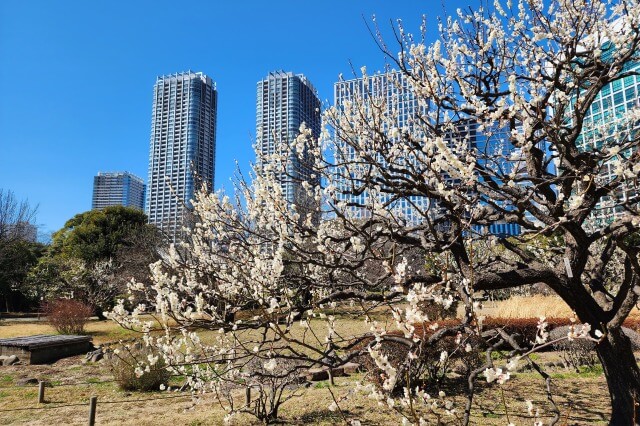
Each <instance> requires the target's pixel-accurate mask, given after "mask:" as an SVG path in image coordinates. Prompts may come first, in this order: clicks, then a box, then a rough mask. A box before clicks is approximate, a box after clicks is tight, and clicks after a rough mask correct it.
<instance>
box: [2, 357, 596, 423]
mask: <svg viewBox="0 0 640 426" xmlns="http://www.w3.org/2000/svg"><path fill="white" fill-rule="evenodd" d="M543 356H544V354H543ZM81 361H82V357H81V356H79V357H72V358H67V359H64V360H60V361H58V362H56V363H54V364H51V365H39V366H36V365H34V366H11V367H0V424H33V425H39V424H42V425H45V424H46V425H50V424H73V425H75V424H86V423H87V418H88V401H89V398H90V397H91V396H97V397H98V407H97V423H98V424H126V425H158V424H176V425H178V424H180V425H182V424H184V425H219V424H221V423H222V421H223V417H224V414H225V413H224V410H223V409H221V408H220V406H219V405H218V404H217V402H216V400H215V398H214V397H213V395H204V396H201V397H200V398H199V399H198V400H197V403H196V404H194V402H193V401H192V399H191V398H190V396H189V394H177V393H174V392H147V393H142V392H123V391H121V390H119V389H118V388H117V385H116V384H115V383H113V382H111V381H110V380H111V374H110V371H109V368H108V366H107V364H106V363H104V362H99V363H95V364H91V363H89V364H82V362H81ZM554 374H555V375H556V376H557V377H558V378H559V379H561V380H554V384H553V391H554V395H555V397H556V402H557V403H558V405H559V406H560V409H561V413H562V417H561V422H560V424H567V425H572V424H605V423H606V419H607V417H608V412H609V408H608V405H609V401H608V397H607V392H606V385H605V382H604V378H603V376H602V374H601V373H599V372H598V371H595V372H586V373H582V374H577V373H569V372H566V371H565V370H563V369H560V370H558V371H557V372H556V373H554ZM22 377H36V378H38V379H45V380H47V381H49V382H50V383H52V384H53V385H52V386H51V387H48V388H46V392H45V399H46V403H45V404H40V405H39V404H38V403H37V394H38V391H37V386H36V385H29V386H16V381H17V380H18V379H20V378H22ZM362 379H363V375H362V374H355V375H353V376H351V377H339V378H336V384H335V386H332V387H330V386H329V383H328V382H316V383H313V384H312V385H311V386H310V387H309V388H308V389H306V390H305V391H304V393H303V395H302V396H300V397H298V398H295V399H291V400H290V401H288V402H286V403H285V404H284V405H283V406H282V410H281V417H282V419H283V420H284V423H285V424H290V425H297V424H311V425H333V424H338V423H341V422H342V423H344V421H343V420H342V418H341V416H340V415H339V414H338V413H337V412H331V411H329V409H328V407H329V405H330V404H331V402H332V399H331V394H330V390H331V391H332V392H333V393H334V394H335V395H336V397H341V396H343V395H345V394H349V393H350V390H351V389H352V388H353V385H354V383H355V382H356V381H358V380H362ZM103 382H104V383H103ZM478 389H479V392H478V395H477V397H476V399H475V404H474V409H473V423H474V424H477V425H505V424H507V423H509V422H512V423H514V424H516V425H530V424H532V423H533V419H532V418H531V417H529V416H528V415H527V411H526V406H525V402H524V401H525V400H526V399H531V400H532V401H533V402H534V404H535V405H536V407H538V408H539V409H540V414H541V416H542V417H543V420H544V419H545V418H546V419H547V420H548V419H549V418H548V417H547V416H548V412H547V410H548V407H549V405H548V403H547V402H546V400H545V396H544V384H543V382H542V380H541V379H540V378H539V377H538V376H537V375H535V374H533V373H521V374H517V375H515V377H514V378H513V379H512V380H510V381H508V382H507V383H506V384H505V385H503V387H502V389H501V388H500V387H499V386H498V385H491V386H490V385H487V384H485V383H479V385H478ZM454 390H455V389H447V391H448V392H447V393H451V394H453V392H454ZM502 390H503V391H504V396H505V400H506V401H507V410H508V413H509V421H507V415H506V412H505V405H504V403H503V399H502ZM238 392H239V393H238V397H239V398H240V401H242V396H241V395H242V394H243V393H242V390H239V391H238ZM432 394H436V391H435V390H433V392H432ZM176 395H184V397H179V398H174V397H175V396H176ZM165 398H166V399H165ZM66 404H79V405H76V406H71V407H62V405H66ZM463 404H464V401H463V399H462V398H457V399H456V406H457V408H458V410H462V407H463ZM340 406H341V408H342V409H343V410H344V412H345V415H346V417H347V418H348V419H359V420H360V421H361V422H362V424H369V425H383V424H384V425H390V424H398V423H399V417H397V415H394V414H393V413H392V412H391V411H390V410H389V409H388V408H387V407H382V406H379V405H378V404H377V403H376V402H375V401H373V400H371V399H369V398H367V396H366V395H362V394H357V393H354V394H352V395H351V396H350V397H349V398H348V399H346V400H345V401H343V402H341V403H340ZM25 408H26V410H20V411H4V412H3V411H1V410H12V409H25ZM431 420H433V421H434V424H435V418H433V417H432V418H431ZM442 420H443V421H445V422H446V423H447V424H456V423H457V422H456V421H455V419H453V418H443V419H442ZM232 424H235V425H246V424H259V423H258V422H257V421H256V420H255V419H253V418H252V417H251V416H249V415H241V416H238V417H236V418H235V419H234V421H233V422H232Z"/></svg>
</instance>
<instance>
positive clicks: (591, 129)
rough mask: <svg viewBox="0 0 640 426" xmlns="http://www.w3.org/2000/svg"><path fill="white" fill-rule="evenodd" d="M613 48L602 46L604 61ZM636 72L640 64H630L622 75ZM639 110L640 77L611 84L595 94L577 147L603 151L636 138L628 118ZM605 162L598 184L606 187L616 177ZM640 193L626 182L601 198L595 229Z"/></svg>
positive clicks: (635, 124)
mask: <svg viewBox="0 0 640 426" xmlns="http://www.w3.org/2000/svg"><path fill="white" fill-rule="evenodd" d="M613 49H614V47H612V46H611V45H610V44H609V45H605V46H604V47H603V61H605V62H606V60H607V56H608V55H610V54H611V52H612V51H613ZM629 71H636V72H639V73H640V64H638V63H632V62H629V63H628V64H626V65H625V67H624V69H623V72H629ZM638 108H640V75H630V76H627V77H624V78H620V79H618V80H615V81H612V82H611V83H609V84H607V85H606V86H604V87H603V88H602V90H601V91H600V92H599V93H598V94H597V95H596V97H595V99H594V100H593V103H592V104H591V106H590V108H589V112H588V113H587V114H586V116H585V117H584V121H583V130H582V133H581V135H580V137H579V138H578V141H577V146H578V148H579V149H581V150H585V151H588V150H606V149H610V148H613V147H614V146H615V145H619V144H620V143H621V142H623V140H620V135H623V139H624V138H635V137H637V134H638V133H637V132H638V131H639V130H640V123H639V122H638V121H635V120H633V119H630V118H629V113H630V112H631V111H632V110H637V109H638ZM618 155H622V156H624V157H626V158H629V156H631V155H637V154H635V153H633V152H629V150H624V151H621V152H620V153H619V154H618ZM615 160H617V157H614V158H612V161H606V162H604V163H603V164H601V165H600V175H599V183H600V184H601V185H605V184H606V183H607V182H611V181H613V180H615V179H617V178H618V174H619V172H618V171H616V166H615V163H616V161H615ZM639 199H640V194H639V191H638V187H637V185H636V184H635V183H634V182H633V181H632V180H631V181H629V180H627V181H626V182H625V183H624V184H623V185H622V187H621V189H620V190H619V191H616V192H615V193H610V194H608V195H606V196H604V197H602V198H601V200H600V202H599V203H598V204H597V206H596V208H595V210H594V212H593V214H592V218H593V220H594V224H595V226H604V225H607V224H608V223H610V222H611V221H613V220H614V219H615V218H616V217H618V216H620V215H621V214H623V213H624V212H625V209H624V207H623V204H628V203H629V202H637V200H639Z"/></svg>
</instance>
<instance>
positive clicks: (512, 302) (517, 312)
mask: <svg viewBox="0 0 640 426" xmlns="http://www.w3.org/2000/svg"><path fill="white" fill-rule="evenodd" d="M481 315H487V316H490V317H493V318H537V317H539V316H545V317H548V318H567V317H570V316H573V311H572V310H571V308H569V306H568V305H567V304H566V303H564V301H563V300H562V299H560V298H559V297H557V296H543V295H539V294H537V295H534V296H513V297H511V298H509V299H507V300H501V301H498V302H488V303H486V304H485V309H483V311H482V312H481Z"/></svg>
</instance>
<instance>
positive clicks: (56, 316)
mask: <svg viewBox="0 0 640 426" xmlns="http://www.w3.org/2000/svg"><path fill="white" fill-rule="evenodd" d="M42 310H43V312H44V314H45V315H46V317H47V321H48V322H49V324H51V326H52V327H53V328H55V329H56V331H57V332H58V333H60V334H84V326H85V324H86V323H87V321H89V318H90V317H91V314H92V312H93V310H92V309H91V307H90V306H88V305H86V304H84V303H82V302H81V301H79V300H75V299H56V300H53V301H50V302H47V303H45V304H44V305H43V307H42Z"/></svg>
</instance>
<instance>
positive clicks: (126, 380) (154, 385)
mask: <svg viewBox="0 0 640 426" xmlns="http://www.w3.org/2000/svg"><path fill="white" fill-rule="evenodd" d="M150 355H154V354H153V352H152V351H151V350H149V349H144V348H135V347H134V348H130V347H128V346H125V347H124V348H121V349H120V350H119V351H118V353H117V354H115V352H114V355H113V356H112V357H111V362H110V366H111V371H112V373H113V378H114V380H115V381H116V383H118V386H119V387H120V389H122V390H126V391H143V392H148V391H154V390H155V391H157V390H160V386H161V385H165V386H166V385H167V384H168V382H169V379H170V378H171V372H170V371H169V370H168V369H167V368H166V363H165V362H164V359H162V357H158V360H157V361H156V363H155V364H153V365H149V358H150V357H149V356H150ZM147 367H148V368H147ZM141 370H142V374H140V372H141Z"/></svg>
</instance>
